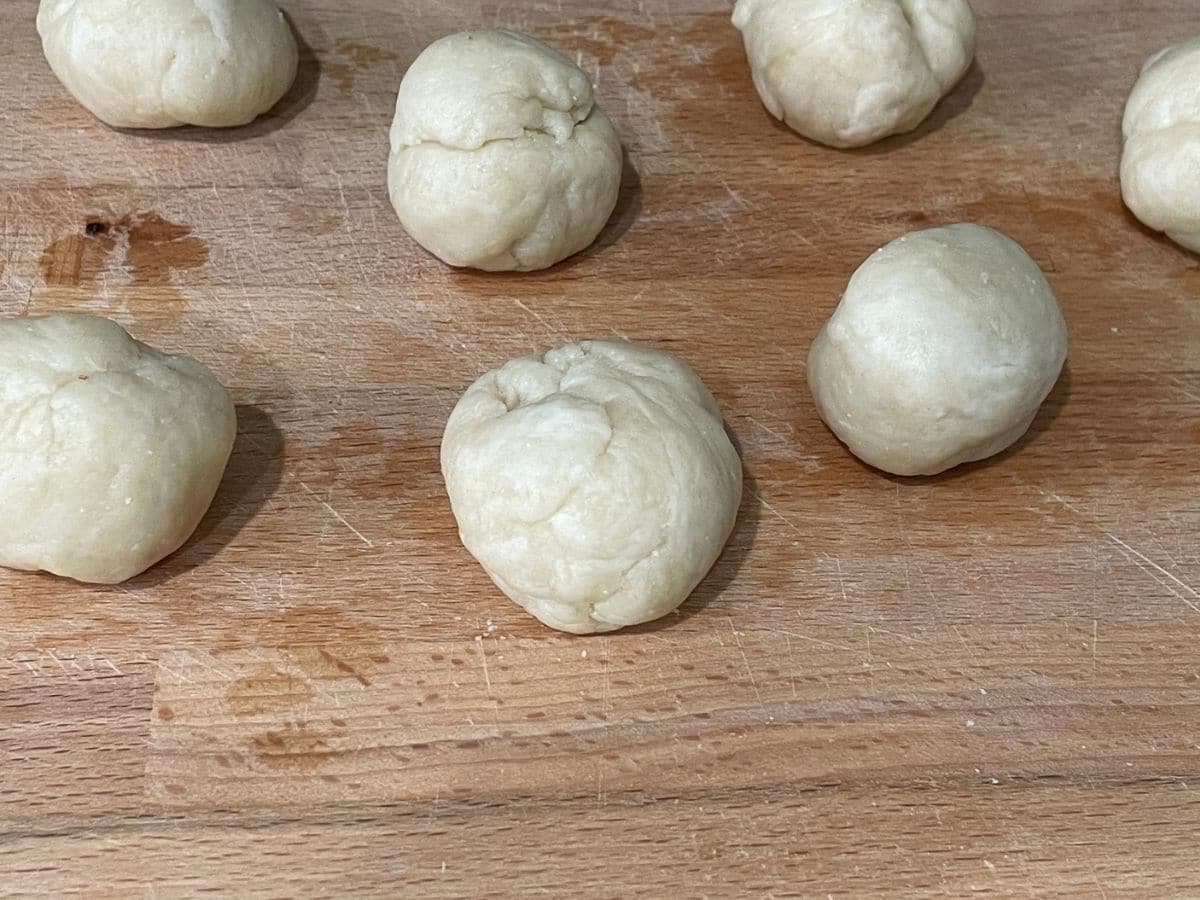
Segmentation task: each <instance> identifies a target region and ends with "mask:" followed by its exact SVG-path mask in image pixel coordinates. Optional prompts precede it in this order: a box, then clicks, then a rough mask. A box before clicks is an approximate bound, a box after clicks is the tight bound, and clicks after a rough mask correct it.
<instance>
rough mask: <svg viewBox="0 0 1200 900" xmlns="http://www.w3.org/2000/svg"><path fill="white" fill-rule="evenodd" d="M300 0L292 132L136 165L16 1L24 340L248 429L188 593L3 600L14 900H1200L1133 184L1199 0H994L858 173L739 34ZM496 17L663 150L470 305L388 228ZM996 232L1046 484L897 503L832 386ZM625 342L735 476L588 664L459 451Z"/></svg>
mask: <svg viewBox="0 0 1200 900" xmlns="http://www.w3.org/2000/svg"><path fill="white" fill-rule="evenodd" d="M286 6H287V8H288V9H289V11H290V12H291V14H292V16H293V18H294V21H295V24H296V26H297V28H298V30H299V31H300V33H301V34H302V35H303V38H304V40H305V42H306V49H305V52H304V59H303V66H302V71H301V74H300V78H299V81H298V83H297V86H296V88H295V90H294V91H293V93H292V94H291V95H289V97H288V98H287V100H286V101H285V103H284V104H283V106H282V107H281V108H280V110H279V111H278V113H277V114H276V115H274V116H272V117H270V118H267V119H264V120H262V121H260V122H259V123H257V124H254V125H252V126H250V127H248V128H245V129H241V130H239V131H234V132H227V133H224V132H221V133H217V132H203V131H195V130H183V131H173V132H166V133H161V134H134V133H119V132H115V131H111V130H109V129H107V128H105V127H103V126H102V125H100V124H98V123H97V122H95V121H93V120H91V119H90V118H89V117H88V116H87V115H86V114H85V113H84V112H83V111H82V110H81V109H79V108H78V107H77V106H76V105H75V104H74V103H73V102H72V101H71V100H70V98H69V97H68V96H67V95H66V93H65V92H64V90H63V89H62V88H61V87H60V86H59V84H58V83H57V82H56V81H55V79H54V78H53V76H52V75H51V73H50V72H49V70H48V68H47V67H46V65H45V64H44V61H43V59H42V57H41V53H40V48H39V45H38V41H37V37H36V34H35V32H34V28H33V23H32V19H33V14H34V3H33V2H32V0H8V2H5V3H4V4H3V5H0V26H2V27H0V55H2V56H3V58H4V59H5V60H6V63H5V70H4V71H5V77H4V78H3V79H2V80H0V116H2V120H3V122H4V126H5V127H4V131H3V133H4V152H3V153H2V154H0V204H2V206H0V209H2V210H3V226H4V228H3V238H2V240H0V312H3V314H4V315H17V314H24V313H45V312H50V311H58V310H83V311H90V312H96V313H103V314H106V315H110V316H112V317H113V318H115V319H117V320H118V321H120V322H121V323H122V324H124V325H126V326H127V327H128V328H129V329H130V330H132V331H133V332H134V333H135V334H136V335H137V336H139V337H141V338H142V339H144V340H146V341H148V342H150V343H152V344H155V345H157V346H159V347H162V348H164V349H168V350H172V351H183V352H187V353H190V354H192V355H194V356H196V357H198V358H200V359H201V360H203V361H204V362H206V363H207V364H208V365H210V366H211V367H212V368H213V369H214V370H215V371H216V372H217V373H218V374H219V375H220V377H221V378H222V380H223V381H224V382H225V383H226V384H227V385H228V386H229V387H230V388H231V390H232V393H233V395H234V397H235V399H236V402H237V404H238V421H239V437H238V441H237V446H236V450H235V455H234V458H233V461H232V463H231V466H230V469H229V471H228V474H227V476H226V479H225V482H224V484H223V487H222V489H221V492H220V494H219V496H218V498H217V500H216V503H215V506H214V508H213V509H212V511H211V512H210V514H209V516H208V518H207V519H206V520H205V522H204V523H203V525H202V526H201V528H200V530H199V533H198V534H197V536H196V538H195V539H194V540H193V541H192V542H191V543H190V544H189V545H188V546H187V547H186V548H185V549H184V550H183V551H181V552H180V553H179V554H177V555H176V556H174V557H173V558H172V559H170V560H169V561H167V562H166V563H164V564H162V565H160V566H159V567H157V568H156V569H154V570H152V571H151V572H149V573H147V574H146V575H144V576H142V577H140V578H138V579H135V580H134V581H131V582H129V583H128V584H126V585H123V586H120V587H115V588H96V587H84V586H79V585H76V584H72V583H69V582H65V581H61V580H56V579H53V578H50V577H44V576H34V575H28V574H18V573H0V893H6V894H7V893H10V892H13V893H39V892H46V893H55V894H59V893H63V892H67V891H73V890H74V891H78V890H83V891H86V892H88V893H91V894H94V895H108V896H131V895H132V896H137V895H138V894H139V893H144V894H145V895H146V896H151V897H153V896H168V895H180V894H187V893H190V892H192V891H194V890H197V889H199V888H209V889H223V890H226V891H229V892H236V893H239V894H258V893H261V894H264V895H266V894H271V895H279V896H284V895H290V896H297V895H320V894H329V893H338V894H342V895H371V894H374V895H378V896H393V895H394V894H395V893H396V892H397V890H403V891H405V892H406V893H408V894H412V895H419V896H455V895H458V896H461V895H475V896H481V895H516V894H536V893H544V894H548V895H551V896H563V895H567V894H585V893H586V894H591V895H596V896H632V895H635V894H644V895H658V896H663V895H665V894H666V893H667V891H668V890H670V891H672V892H673V893H675V894H684V895H712V896H717V895H729V894H735V893H746V894H758V895H762V894H772V895H784V894H793V893H794V894H802V895H812V896H819V897H825V896H827V895H828V896H835V897H840V896H853V895H869V894H875V895H880V896H891V897H894V896H899V895H903V894H944V895H947V896H963V895H965V894H967V893H971V892H977V893H985V894H986V893H990V894H996V895H1009V894H1013V895H1022V896H1024V895H1030V894H1037V895H1051V894H1059V895H1069V896H1078V897H1083V896H1095V897H1116V896H1130V895H1139V894H1140V895H1145V896H1151V895H1158V896H1168V895H1173V896H1188V895H1190V896H1197V895H1200V849H1198V847H1197V843H1196V834H1197V829H1198V828H1200V799H1197V798H1198V797H1200V794H1197V792H1196V790H1197V788H1198V787H1200V650H1198V649H1197V642H1198V640H1200V553H1198V549H1197V540H1196V536H1197V532H1198V530H1200V500H1198V499H1197V478H1196V467H1197V460H1196V448H1197V443H1198V441H1200V264H1198V260H1197V257H1195V256H1191V255H1188V254H1186V253H1184V252H1183V251H1181V250H1179V249H1177V248H1175V247H1173V246H1172V245H1170V244H1169V243H1167V242H1166V241H1164V240H1163V239H1161V238H1159V237H1156V236H1154V235H1152V234H1150V233H1149V232H1147V231H1146V230H1145V229H1142V228H1140V227H1139V226H1138V225H1137V223H1136V222H1134V221H1133V220H1132V219H1131V217H1130V216H1129V215H1128V214H1127V213H1126V212H1125V211H1124V210H1123V208H1122V205H1121V202H1120V199H1119V193H1118V187H1117V181H1116V168H1117V158H1118V154H1119V149H1120V136H1119V120H1120V116H1121V111H1122V107H1123V104H1124V99H1125V96H1126V94H1127V92H1128V89H1129V87H1130V86H1131V85H1132V82H1133V79H1134V77H1135V75H1136V72H1137V69H1138V66H1139V65H1140V63H1141V61H1142V60H1143V59H1144V58H1145V57H1146V56H1147V55H1148V54H1149V53H1150V52H1151V51H1153V50H1155V49H1157V48H1158V47H1160V46H1162V45H1164V44H1166V43H1168V42H1171V41H1173V40H1175V39H1178V38H1180V37H1182V36H1184V35H1187V34H1192V33H1196V32H1200V7H1197V5H1196V4H1195V2H1194V0H1147V2H1144V3H1131V2H1129V0H1053V2H1044V0H1042V2H1035V0H976V8H977V10H978V12H979V14H980V35H979V53H978V63H977V65H976V67H975V68H973V69H972V70H971V72H970V73H969V74H968V76H967V77H966V79H965V81H964V82H963V83H962V84H961V85H960V86H959V87H958V89H957V90H955V92H954V93H953V94H952V95H951V96H950V97H949V98H948V99H947V100H946V101H945V102H944V103H943V104H942V105H941V106H940V107H939V108H938V110H937V111H936V113H935V114H934V115H933V117H932V119H931V120H930V121H929V122H928V123H927V124H926V125H925V126H923V127H922V128H921V129H920V130H919V131H918V132H917V133H915V134H914V135H912V136H909V137H903V138H898V139H892V140H889V141H886V142H884V143H882V144H880V145H877V146H875V147H872V148H870V149H868V150H865V151H860V152H851V153H845V152H837V151H833V150H827V149H823V148H820V147H817V146H815V145H812V144H809V143H807V142H805V141H803V140H800V139H798V138H796V137H795V136H794V135H792V134H791V133H789V132H787V131H786V130H785V129H782V128H780V127H779V126H777V125H775V124H774V123H773V122H772V121H771V119H770V118H769V117H768V115H767V114H766V113H765V112H764V111H763V109H762V108H761V106H760V104H759V103H758V101H757V98H756V96H755V94H754V92H753V89H752V87H751V84H750V80H749V77H748V73H747V69H746V66H745V62H744V57H743V52H742V49H741V43H740V37H739V35H738V34H737V32H736V31H735V30H734V29H733V28H732V27H731V26H730V25H729V24H728V14H729V4H727V3H725V2H720V0H641V2H638V0H609V2H599V0H525V2H509V3H496V2H478V0H463V2H456V3H453V4H451V3H421V2H415V0H412V2H408V0H405V2H398V3H397V2H386V0H346V2H336V3H335V2H329V0H311V2H301V0H296V2H290V3H287V4H286ZM478 24H483V25H506V26H509V27H515V28H518V29H521V30H524V31H527V32H529V33H531V34H533V35H535V36H537V37H539V38H542V39H544V40H547V41H550V42H552V43H553V44H554V45H555V46H557V47H559V48H561V49H563V50H564V51H565V52H566V53H568V55H572V56H574V57H575V58H577V59H578V60H579V61H580V63H581V65H582V66H583V67H584V68H585V70H586V71H587V72H588V73H590V74H591V76H592V77H593V78H594V80H595V81H596V83H597V85H598V97H599V99H600V101H601V102H602V103H603V105H604V106H605V108H606V109H607V111H608V112H609V114H610V115H611V117H612V119H613V120H614V122H615V123H616V126H617V129H618V131H619V132H620V135H621V137H622V140H623V141H624V144H625V147H626V150H627V153H628V164H627V166H626V172H625V184H624V188H623V191H622V194H621V200H620V203H619V206H618V210H617V212H616V214H615V216H614V219H613V221H612V223H611V225H610V226H609V227H608V229H607V230H606V231H605V232H604V234H603V236H602V238H601V239H600V241H599V242H598V243H597V245H596V246H595V247H594V248H592V249H590V250H588V251H587V252H585V253H583V254H581V255H580V256H579V257H577V258H575V259H572V260H571V261H569V262H567V263H565V264H562V265H560V266H558V267H557V268H555V269H553V270H551V271H548V272H543V273H538V274H533V275H528V276H485V275H481V274H470V273H463V272H455V271H451V270H448V269H447V268H445V267H443V266H442V265H441V264H439V263H438V262H436V261H435V260H433V259H432V258H430V257H429V256H427V255H426V254H425V253H423V252H422V251H421V250H420V249H419V248H418V247H416V246H415V245H414V244H413V242H412V241H411V240H409V239H408V238H407V237H406V236H405V234H404V233H403V231H402V229H401V228H400V225H399V223H398V222H397V220H396V218H395V216H394V214H393V213H392V210H391V208H390V206H389V204H388V199H387V192H386V187H385V169H384V166H385V158H386V152H387V127H388V125H389V123H390V119H391V107H392V104H393V102H394V96H395V90H396V87H397V85H398V83H399V80H400V77H401V75H402V73H403V71H404V69H405V67H406V66H407V65H408V63H409V62H410V61H411V60H412V59H413V58H414V56H415V55H416V54H417V53H418V52H419V50H420V49H421V48H422V47H423V46H424V45H425V44H426V43H428V42H429V41H430V40H432V39H433V38H435V37H437V36H439V35H442V34H444V33H446V32H449V31H453V30H458V29H460V28H464V27H467V26H472V25H478ZM964 219H968V220H974V221H978V222H981V223H984V224H987V225H991V226H994V227H997V228H1000V229H1002V230H1003V231H1005V232H1007V233H1009V234H1010V235H1012V236H1013V237H1014V238H1016V239H1017V240H1019V241H1020V242H1021V243H1023V244H1024V245H1025V246H1026V247H1027V248H1028V249H1029V250H1030V252H1031V253H1032V254H1033V256H1034V257H1035V258H1036V259H1037V261H1038V262H1039V263H1040V264H1041V265H1042V266H1043V267H1044V268H1045V270H1046V272H1047V273H1048V276H1049V278H1050V280H1051V282H1052V283H1053V285H1054V287H1055V289H1056V290H1057V292H1058V294H1059V296H1060V297H1061V300H1062V303H1063V307H1064V310H1065V313H1066V317H1067V320H1068V323H1069V327H1070V341H1071V344H1070V360H1069V365H1068V370H1067V372H1066V373H1065V374H1064V376H1063V378H1062V381H1061V383H1060V384H1059V385H1058V387H1057V388H1056V390H1055V391H1054V393H1053V394H1052V396H1051V397H1050V399H1049V401H1048V402H1047V404H1046V406H1045V408H1044V410H1043V411H1042V414H1041V415H1040V417H1039V418H1038V420H1037V423H1036V425H1035V426H1034V428H1033V430H1032V431H1031V433H1030V434H1029V435H1028V437H1027V438H1025V439H1024V440H1022V441H1021V442H1020V443H1019V444H1018V445H1017V446H1016V447H1015V448H1014V449H1013V450H1011V451H1009V452H1006V453H1004V454H1002V455H1001V456H999V457H998V458H996V459H994V460H991V461H989V462H987V463H984V464H978V465H972V466H968V467H965V468H962V469H959V470H956V471H954V472H952V473H949V474H947V475H945V476H942V477H938V478H926V479H908V480H904V479H896V478H888V477H885V476H883V475H881V474H879V473H877V472H875V471H872V470H870V469H868V468H866V467H864V466H862V465H860V464H858V463H856V462H855V460H854V459H853V458H852V457H850V456H849V455H848V454H847V452H846V451H845V450H844V449H843V448H842V447H841V446H840V445H839V444H838V443H837V442H836V441H835V440H834V438H833V437H832V436H831V435H830V434H829V433H828V432H827V431H826V430H825V428H824V427H823V426H822V424H821V423H820V421H819V420H818V418H817V415H816V413H815V411H814V408H813V404H812V401H811V399H810V397H809V394H808V390H807V387H806V385H805V379H804V372H803V360H804V357H805V353H806V351H807V347H808V344H809V342H810V341H811V339H812V338H813V336H814V335H815V333H816V331H817V329H818V328H819V327H820V325H821V323H822V322H823V321H824V319H825V318H826V317H827V316H828V314H829V313H830V311H831V310H832V309H833V307H834V305H835V304H836V302H837V298H838V296H839V294H840V291H841V289H842V287H843V286H844V284H845V281H846V279H847V278H848V276H849V275H850V273H851V272H852V271H853V270H854V268H855V267H856V266H857V265H858V263H859V262H860V261H861V260H862V259H863V258H864V257H865V256H866V255H867V254H868V253H870V252H871V251H872V250H874V249H875V248H876V247H877V246H879V245H881V244H883V243H885V242H886V241H888V240H890V239H892V238H894V237H896V236H898V235H900V234H901V233H903V232H904V231H906V230H908V229H911V228H914V227H920V226H927V225H931V224H940V223H948V222H952V221H958V220H964ZM89 222H99V223H103V224H104V225H105V231H104V233H102V234H97V235H92V236H87V235H86V234H85V227H86V225H87V223H89ZM93 230H96V229H93ZM614 335H617V336H621V337H628V338H631V339H633V340H637V341H645V342H648V343H651V344H654V345H656V346H659V347H663V348H665V349H668V350H671V351H673V352H676V353H678V354H680V355H681V356H682V357H683V358H684V359H686V360H687V361H688V362H689V363H691V364H692V365H693V366H694V368H695V369H696V370H697V371H698V372H699V373H700V375H701V377H703V378H704V380H705V381H706V382H707V384H708V385H709V386H710V387H711V388H712V390H713V392H714V393H715V395H716V396H717V398H718V401H719V403H720V405H721V407H722V409H723V410H724V412H725V414H726V417H727V421H728V424H729V426H730V428H731V430H732V432H733V433H734V434H735V435H736V438H737V441H738V444H739V446H740V449H741V452H742V454H743V458H744V461H745V466H746V473H747V489H746V496H745V503H744V505H743V508H742V510H741V514H740V519H739V523H738V526H737V529H736V531H735V533H734V535H733V538H732V540H731V542H730V544H729V547H728V549H727V551H726V553H725V555H724V556H723V558H722V559H721V561H720V562H719V563H718V564H717V566H716V568H715V570H714V571H713V572H712V573H711V575H710V576H709V578H708V579H707V580H706V581H705V582H704V583H703V585H702V586H701V587H700V589H699V590H698V591H697V592H696V594H695V595H694V597H693V598H692V599H691V600H689V602H688V603H687V604H686V605H685V606H684V607H683V608H682V609H681V610H680V611H679V613H678V614H677V615H675V616H671V617H668V618H667V619H666V620H664V621H662V622H660V623H656V624H654V625H651V626H645V627H641V628H636V629H633V630H630V631H627V632H623V633H619V634H615V635H611V636H607V637H595V638H573V637H569V636H566V635H561V634H556V633H552V632H550V631H548V630H546V629H544V628H542V627H541V626H539V625H538V624H537V623H536V622H534V621H533V620H531V619H530V618H528V617H527V616H525V615H524V614H523V613H521V611H520V610H518V609H517V608H516V607H514V606H513V605H511V604H510V603H508V602H507V601H506V600H505V599H504V598H503V597H502V596H501V595H500V594H499V592H498V591H497V590H496V589H495V588H494V587H493V586H492V585H491V584H490V583H489V581H488V580H487V578H486V577H485V575H484V574H483V572H482V571H481V570H480V568H479V567H478V566H477V565H475V564H474V562H473V561H472V560H471V559H470V557H469V556H468V555H467V553H466V552H465V551H464V550H463V549H462V547H461V546H460V545H459V543H458V541H457V539H456V535H455V528H454V523H453V520H452V518H451V515H450V511H449V508H448V504H447V501H446V498H445V496H444V492H443V488H442V483H441V478H440V475H439V472H438V464H437V454H438V443H439V439H440V436H441V429H442V426H443V424H444V422H445V418H446V416H447V414H448V413H449V411H450V409H451V407H452V405H453V403H454V402H455V400H456V398H457V396H458V395H459V393H460V392H461V391H462V390H463V389H464V388H465V387H466V385H467V384H468V383H469V382H470V381H471V380H472V379H474V378H475V377H476V376H477V375H478V374H480V373H481V372H483V371H485V370H486V369H489V368H492V367H494V366H496V365H498V364H500V363H502V362H503V361H504V360H506V359H508V358H510V357H513V356H517V355H523V354H527V353H530V352H534V351H538V350H544V349H547V348H548V347H550V346H552V345H555V344H558V343H561V342H564V341H566V340H568V339H582V338H587V337H602V338H603V337H612V336H614ZM2 512H3V511H0V514H2Z"/></svg>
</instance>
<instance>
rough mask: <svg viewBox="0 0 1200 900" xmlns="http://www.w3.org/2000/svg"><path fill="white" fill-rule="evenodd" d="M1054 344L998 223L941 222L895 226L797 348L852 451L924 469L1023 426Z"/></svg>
mask: <svg viewBox="0 0 1200 900" xmlns="http://www.w3.org/2000/svg"><path fill="white" fill-rule="evenodd" d="M1066 356H1067V329H1066V324H1065V323H1064V322H1063V317H1062V311H1061V310H1060V309H1059V306H1058V300H1057V299H1056V298H1055V296H1054V293H1053V292H1052V291H1051V290H1050V285H1049V284H1047V283H1046V279H1045V278H1044V277H1043V275H1042V273H1041V271H1040V270H1039V269H1038V267H1037V264H1036V263H1034V261H1033V260H1032V259H1030V258H1029V255H1028V254H1027V253H1026V252H1025V251H1024V250H1022V249H1021V247H1020V246H1019V245H1018V244H1016V243H1015V242H1014V241H1012V240H1010V239H1009V238H1007V237H1005V236H1004V235H1002V234H1000V233H999V232H998V231H992V230H991V229H990V228H982V227H980V226H979V225H951V226H949V227H948V228H933V229H930V230H928V231H916V232H913V233H911V234H907V235H905V236H904V237H902V238H900V239H899V240H895V241H892V242H891V243H890V244H888V245H887V246H886V247H884V248H882V249H881V250H877V251H875V253H874V254H873V255H872V256H871V257H870V258H869V259H868V260H867V261H866V262H864V263H863V264H862V265H861V266H860V267H859V269H858V271H857V272H855V273H854V277H852V278H851V279H850V283H849V284H848V285H847V286H846V293H845V295H844V296H843V297H842V300H841V302H840V303H839V304H838V307H837V309H836V310H835V311H834V313H833V316H832V317H831V318H830V319H829V321H828V322H826V323H825V327H824V328H822V329H821V332H820V334H818V335H817V339H816V341H814V342H813V345H812V349H811V350H810V351H809V354H808V383H809V387H810V388H811V390H812V393H813V398H814V399H815V400H816V402H817V410H818V411H819V412H820V414H821V418H822V419H824V420H825V423H826V424H827V425H828V426H829V427H830V428H831V429H833V432H834V434H836V435H837V436H838V437H839V438H841V440H842V441H844V442H845V443H846V445H847V446H848V447H849V448H850V450H851V451H852V452H853V453H854V455H855V456H857V457H859V458H860V459H862V460H863V461H864V462H867V463H869V464H871V465H872V466H875V467H876V468H879V469H883V470H884V471H886V472H892V473H894V474H896V475H934V474H936V473H938V472H942V471H944V470H946V469H949V468H952V467H954V466H957V465H958V464H959V463H964V462H971V461H972V460H976V459H984V458H985V457H988V456H991V455H992V454H994V453H999V452H1000V451H1001V450H1003V449H1004V448H1005V447H1007V446H1009V445H1010V444H1011V443H1013V442H1014V441H1015V440H1016V439H1017V438H1019V437H1020V436H1021V435H1022V434H1024V433H1025V432H1026V430H1027V429H1028V428H1029V426H1030V424H1032V422H1033V417H1034V416H1035V415H1036V414H1037V411H1038V407H1040V406H1041V404H1042V401H1043V400H1044V399H1046V395H1047V394H1049V393H1050V389H1051V388H1052V387H1053V386H1054V382H1055V381H1057V380H1058V375H1059V372H1061V371H1062V367H1063V363H1064V362H1065V360H1066Z"/></svg>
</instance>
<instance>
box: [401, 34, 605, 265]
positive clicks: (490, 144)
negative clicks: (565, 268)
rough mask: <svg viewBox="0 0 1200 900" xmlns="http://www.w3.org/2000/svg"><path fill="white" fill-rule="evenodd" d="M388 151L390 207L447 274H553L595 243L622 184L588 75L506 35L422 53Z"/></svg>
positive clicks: (404, 87) (470, 38) (453, 39)
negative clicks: (550, 270)
mask: <svg viewBox="0 0 1200 900" xmlns="http://www.w3.org/2000/svg"><path fill="white" fill-rule="evenodd" d="M391 144H392V152H391V158H390V160H389V163H388V186H389V189H390V191H391V197H392V205H393V206H394V207H395V208H396V212H397V214H398V215H399V216H400V221H401V222H402V223H403V224H404V227H405V229H407V231H408V233H409V234H411V235H412V236H413V238H414V239H416V241H417V242H418V243H419V244H421V246H423V247H424V248H425V249H426V250H428V251H430V252H431V253H433V254H434V255H435V256H437V257H438V258H439V259H441V260H442V261H443V262H446V263H449V264H450V265H452V266H469V267H471V268H476V269H485V270H489V271H501V270H518V271H528V270H531V269H544V268H546V267H547V266H552V265H554V264H555V263H556V262H558V261H559V260H562V259H565V258H566V257H568V256H570V255H571V254H573V253H577V252H578V251H580V250H582V249H583V248H584V247H586V246H588V245H589V244H590V243H592V241H593V240H595V239H596V236H597V235H598V234H599V233H600V230H601V229H602V228H603V227H604V223H605V222H607V221H608V217H609V216H610V215H611V214H612V211H613V208H614V207H615V206H616V202H617V192H618V190H619V189H620V186H621V143H620V141H618V140H617V134H616V132H615V131H613V127H612V123H610V122H609V120H608V116H606V115H605V114H604V111H603V110H602V109H600V107H599V106H597V105H596V103H595V101H594V100H593V99H592V86H591V84H590V83H589V82H588V79H587V76H586V75H584V73H583V72H582V71H581V70H580V69H579V67H578V66H576V65H574V64H573V63H571V62H570V61H568V60H567V59H564V58H563V57H562V56H559V55H558V54H557V53H555V52H554V51H553V50H551V49H550V48H549V47H547V46H546V45H545V44H540V43H538V42H537V41H535V40H533V39H532V38H528V37H525V36H523V35H520V34H515V33H513V32H511V31H464V32H462V33H460V34H452V35H450V36H449V37H444V38H442V39H441V40H438V41H435V42H434V43H432V44H430V45H429V46H428V47H427V48H426V49H425V51H424V52H423V53H421V55H420V56H418V57H417V59H416V61H415V62H414V63H413V64H412V66H411V67H410V68H409V70H408V72H407V73H406V74H405V76H404V80H403V81H402V82H401V83H400V94H399V97H398V98H397V100H396V118H395V121H394V122H393V123H392V133H391Z"/></svg>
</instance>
